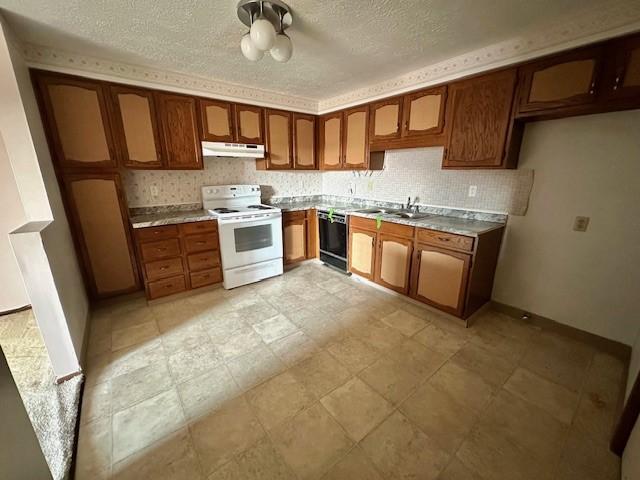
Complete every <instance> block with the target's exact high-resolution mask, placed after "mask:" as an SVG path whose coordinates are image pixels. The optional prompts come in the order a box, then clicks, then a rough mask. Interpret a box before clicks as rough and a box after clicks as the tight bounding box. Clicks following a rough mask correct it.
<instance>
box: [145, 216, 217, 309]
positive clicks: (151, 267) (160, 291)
mask: <svg viewBox="0 0 640 480" xmlns="http://www.w3.org/2000/svg"><path fill="white" fill-rule="evenodd" d="M135 236H136V240H137V250H138V258H139V261H140V265H141V270H142V273H143V277H144V283H145V291H146V293H147V298H148V299H150V300H152V299H155V298H160V297H164V296H167V295H172V294H174V293H179V292H183V291H185V290H189V289H193V288H199V287H203V286H205V285H212V284H215V283H219V282H221V281H222V270H221V268H220V249H219V243H218V224H217V222H216V221H215V220H207V221H203V222H190V223H183V224H180V225H163V226H160V227H147V228H139V229H136V230H135Z"/></svg>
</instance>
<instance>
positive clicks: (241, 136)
mask: <svg viewBox="0 0 640 480" xmlns="http://www.w3.org/2000/svg"><path fill="white" fill-rule="evenodd" d="M235 110H236V115H235V121H236V139H237V140H238V142H240V143H257V144H263V143H264V133H263V132H264V121H263V118H264V112H263V109H262V108H260V107H254V106H253V105H236V106H235Z"/></svg>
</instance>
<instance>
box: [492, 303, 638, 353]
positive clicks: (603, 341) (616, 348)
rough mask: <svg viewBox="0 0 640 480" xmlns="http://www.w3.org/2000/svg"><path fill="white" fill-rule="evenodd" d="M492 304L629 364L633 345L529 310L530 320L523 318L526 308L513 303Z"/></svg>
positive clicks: (507, 313)
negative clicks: (514, 305)
mask: <svg viewBox="0 0 640 480" xmlns="http://www.w3.org/2000/svg"><path fill="white" fill-rule="evenodd" d="M491 306H492V307H493V308H494V309H495V310H496V311H498V312H500V313H504V314H505V315H508V316H510V317H513V318H517V319H518V320H521V321H526V322H528V323H530V324H532V325H536V326H538V327H541V328H544V329H546V330H551V331H553V332H556V333H559V334H560V335H564V336H566V337H569V338H572V339H574V340H579V341H581V342H584V343H587V344H589V345H591V346H593V347H595V348H597V349H598V350H601V351H604V352H606V353H609V354H611V355H614V356H615V357H618V358H619V359H621V360H623V361H624V362H625V363H627V364H628V363H629V360H630V359H631V347H630V346H629V345H625V344H624V343H620V342H617V341H615V340H611V339H608V338H605V337H601V336H600V335H596V334H595V333H590V332H586V331H584V330H580V329H579V328H576V327H572V326H570V325H565V324H564V323H560V322H557V321H555V320H552V319H550V318H547V317H543V316H542V315H538V314H535V313H530V312H527V313H528V314H529V315H530V317H529V319H528V320H523V319H522V314H523V313H524V310H523V309H522V308H517V307H513V306H511V305H507V304H504V303H500V302H496V301H494V300H492V301H491Z"/></svg>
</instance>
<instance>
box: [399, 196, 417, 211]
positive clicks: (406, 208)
mask: <svg viewBox="0 0 640 480" xmlns="http://www.w3.org/2000/svg"><path fill="white" fill-rule="evenodd" d="M417 199H418V197H413V207H412V206H411V197H407V205H406V206H405V207H403V208H404V209H405V210H409V211H411V210H413V211H414V212H418V210H419V208H420V207H418V205H416V201H417Z"/></svg>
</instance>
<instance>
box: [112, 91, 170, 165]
mask: <svg viewBox="0 0 640 480" xmlns="http://www.w3.org/2000/svg"><path fill="white" fill-rule="evenodd" d="M111 98H112V99H113V110H114V117H115V119H114V127H115V132H116V138H117V139H118V145H119V147H120V158H121V160H122V164H123V165H124V166H125V167H130V168H160V167H162V153H161V152H162V148H161V146H160V145H161V144H160V132H159V129H158V122H157V118H158V117H157V114H156V105H155V100H154V96H153V92H151V91H150V90H143V89H138V88H129V87H120V86H115V85H112V86H111Z"/></svg>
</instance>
